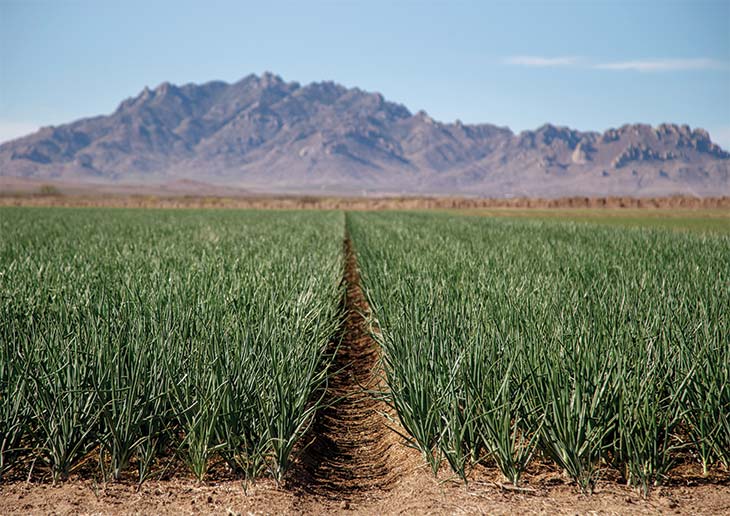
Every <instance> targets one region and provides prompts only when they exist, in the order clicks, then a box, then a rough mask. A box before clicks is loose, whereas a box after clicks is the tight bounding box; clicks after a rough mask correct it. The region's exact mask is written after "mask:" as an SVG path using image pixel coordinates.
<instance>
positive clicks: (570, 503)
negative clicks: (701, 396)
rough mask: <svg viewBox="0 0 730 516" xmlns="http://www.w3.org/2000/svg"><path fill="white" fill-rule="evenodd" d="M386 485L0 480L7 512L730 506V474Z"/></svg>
mask: <svg viewBox="0 0 730 516" xmlns="http://www.w3.org/2000/svg"><path fill="white" fill-rule="evenodd" d="M400 465H401V467H404V469H405V470H406V471H405V472H404V473H403V474H402V475H400V477H399V478H398V479H397V480H396V481H395V482H394V483H392V484H390V485H389V486H388V487H386V488H375V489H369V490H366V491H363V492H361V493H359V494H358V495H357V496H347V497H343V498H342V499H339V498H338V497H336V496H324V495H322V494H311V493H306V492H304V491H302V490H300V489H299V488H298V487H294V488H292V487H289V486H286V485H285V486H282V487H277V485H276V484H275V483H274V482H273V481H270V480H262V481H259V482H257V483H255V484H253V485H249V486H244V484H243V483H242V482H238V481H226V482H220V483H216V482H209V483H205V484H200V483H198V482H197V481H195V480H174V481H149V482H146V483H145V484H143V486H142V487H141V489H139V490H137V488H136V486H135V485H134V484H133V483H130V484H125V483H110V484H98V483H95V482H94V481H91V480H73V481H69V482H66V483H64V484H62V485H60V486H57V487H54V486H51V485H49V484H27V483H24V482H20V483H14V484H10V485H0V513H2V514H322V513H330V514H342V513H352V514H520V513H521V514H588V513H591V514H658V513H662V514H730V485H729V484H728V480H727V479H725V480H724V481H722V480H719V481H718V480H717V479H715V480H714V481H713V482H714V483H713V482H703V483H698V482H699V481H697V480H687V481H685V482H683V483H680V484H677V485H673V486H671V487H659V488H655V489H654V490H653V491H652V492H651V493H650V495H649V496H648V497H647V498H645V499H644V498H642V497H641V496H640V495H639V494H638V493H637V492H636V490H635V489H630V488H627V487H625V486H623V485H620V484H618V483H615V482H602V483H599V484H598V486H597V490H596V492H595V493H594V494H593V495H582V494H580V492H579V491H578V490H577V488H576V487H575V486H574V485H571V484H570V483H568V482H567V481H566V480H565V479H564V478H563V477H561V476H560V475H559V474H558V473H556V472H549V473H544V474H542V475H533V476H532V477H531V478H530V476H529V475H528V477H526V479H525V483H524V484H523V485H524V487H525V488H526V489H527V490H525V491H511V490H506V489H502V488H501V487H500V483H499V474H498V472H497V471H495V470H489V469H487V470H484V471H482V472H480V473H479V474H478V475H475V478H474V479H472V480H471V481H470V483H469V484H467V485H464V484H463V483H461V482H459V481H455V480H450V479H448V478H446V477H445V476H444V475H442V476H441V477H440V478H439V479H436V478H434V477H433V476H432V475H431V473H430V471H427V470H426V469H425V468H423V467H422V466H421V465H420V464H419V463H418V461H413V460H408V459H406V460H405V461H404V462H402V463H401V464H400Z"/></svg>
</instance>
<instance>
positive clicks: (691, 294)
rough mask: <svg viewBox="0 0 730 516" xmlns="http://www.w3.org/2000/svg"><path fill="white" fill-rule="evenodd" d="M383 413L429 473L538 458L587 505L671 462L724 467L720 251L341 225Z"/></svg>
mask: <svg viewBox="0 0 730 516" xmlns="http://www.w3.org/2000/svg"><path fill="white" fill-rule="evenodd" d="M347 224H348V231H349V233H350V235H351V238H352V240H353V242H354V246H355V249H356V252H357V255H358V260H359V264H360V267H361V270H362V279H363V284H364V287H365V290H366V292H367V295H368V299H369V302H370V305H371V308H372V309H373V313H374V320H373V324H374V327H375V328H376V329H377V331H374V334H375V336H376V338H378V339H379V340H380V343H381V346H382V347H383V350H384V358H385V367H386V372H387V377H388V384H389V387H390V390H391V394H390V397H391V402H392V404H393V406H394V407H395V409H396V410H397V414H398V416H399V419H400V422H401V424H402V426H403V427H404V428H405V430H406V431H407V433H408V434H409V435H410V436H411V440H412V443H413V445H414V446H415V447H417V448H418V449H419V450H421V452H422V453H423V456H424V457H425V459H426V460H427V461H428V462H429V463H430V464H431V465H432V467H433V469H434V471H436V470H438V468H439V467H440V464H441V463H442V462H443V460H444V459H445V460H446V461H448V464H449V465H450V466H451V468H452V469H453V470H454V471H455V472H456V473H458V474H459V475H461V476H462V477H464V478H466V476H467V474H468V471H469V469H470V468H471V467H473V466H474V465H476V464H479V463H484V462H492V463H496V465H497V466H498V467H499V468H500V469H501V471H502V473H503V474H504V476H505V477H506V478H507V479H508V480H509V481H511V482H513V483H515V484H517V483H518V481H519V479H520V476H521V474H522V473H523V472H524V471H525V469H526V467H527V466H528V464H529V463H530V461H531V460H532V458H533V456H534V455H535V454H536V453H539V454H541V455H542V456H544V457H547V458H549V459H551V460H552V461H553V462H554V463H556V464H557V465H558V466H560V467H561V468H562V469H563V470H564V471H565V472H566V473H567V474H568V475H569V476H570V477H571V478H572V479H574V480H575V481H576V482H577V483H578V484H579V485H580V486H581V488H582V489H583V490H585V491H591V490H592V489H593V486H594V485H595V481H596V479H597V478H598V477H599V476H600V475H601V473H602V472H604V471H606V470H608V469H611V470H614V471H616V472H618V474H619V475H620V476H621V477H622V478H623V479H624V480H625V481H626V482H628V483H629V484H632V485H636V486H638V487H639V488H641V489H642V490H643V491H644V492H646V491H648V490H649V489H650V487H651V486H652V485H654V484H656V483H660V482H661V481H662V480H664V479H665V478H666V477H667V475H668V473H669V471H670V469H671V468H672V466H673V464H674V463H675V462H676V461H677V459H678V458H680V457H687V456H690V457H693V458H695V459H696V460H697V461H699V462H700V463H701V464H702V466H703V468H704V471H705V473H707V471H708V470H709V469H710V468H711V467H714V465H716V464H717V465H718V467H724V468H725V470H727V469H728V468H730V239H729V238H727V237H705V236H702V235H690V234H680V233H676V232H667V231H647V230H617V229H612V228H598V227H595V226H587V225H576V224H565V223H550V222H539V221H535V222H529V221H516V220H506V219H502V220H498V219H487V218H479V217H454V216H446V215H433V214H431V215H426V214H394V213H369V214H352V215H349V216H348V223H347Z"/></svg>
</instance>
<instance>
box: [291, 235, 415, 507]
mask: <svg viewBox="0 0 730 516" xmlns="http://www.w3.org/2000/svg"><path fill="white" fill-rule="evenodd" d="M344 253H345V277H344V282H345V286H346V292H345V296H344V303H345V315H344V321H343V325H342V329H341V335H340V339H339V342H337V341H336V342H333V344H332V346H333V349H332V351H333V352H334V353H335V355H334V363H333V365H332V371H333V375H332V377H331V380H330V383H329V386H328V389H327V393H326V394H325V402H326V408H325V409H324V410H321V411H320V413H319V414H318V416H317V418H316V420H315V422H314V424H313V426H312V428H311V430H310V432H309V435H308V436H306V437H305V439H304V442H305V443H308V445H307V448H306V451H305V452H304V454H303V457H302V458H301V461H300V464H299V467H298V468H295V469H294V471H293V472H292V475H291V477H290V479H291V480H290V482H289V485H290V486H292V487H294V488H295V489H300V490H301V491H303V492H304V493H306V494H311V495H314V496H317V497H322V498H325V499H329V500H332V501H341V502H345V503H349V502H357V501H358V500H361V499H362V498H364V497H366V496H367V493H368V492H371V491H377V490H383V489H387V488H388V487H389V486H391V485H392V484H393V483H394V481H395V478H396V476H397V472H396V469H397V468H396V462H397V461H396V457H394V455H395V454H396V453H397V454H399V455H402V454H403V453H404V452H406V449H405V447H403V446H402V445H400V444H399V443H398V439H397V434H395V433H394V432H393V431H392V430H391V429H390V428H388V426H387V419H386V418H385V417H384V414H385V413H387V412H389V407H388V405H387V404H386V403H385V402H384V401H382V399H380V395H379V394H380V392H381V391H382V390H383V389H384V388H385V385H384V379H383V375H382V371H381V369H380V362H379V361H380V348H379V346H378V344H377V343H376V342H375V341H374V340H373V338H372V337H371V335H370V333H369V329H368V321H367V316H368V314H369V307H368V305H367V301H366V299H365V296H364V294H363V291H362V289H361V286H360V276H359V271H358V268H357V259H356V257H355V254H354V251H353V247H352V242H351V241H350V240H349V239H346V240H345V242H344Z"/></svg>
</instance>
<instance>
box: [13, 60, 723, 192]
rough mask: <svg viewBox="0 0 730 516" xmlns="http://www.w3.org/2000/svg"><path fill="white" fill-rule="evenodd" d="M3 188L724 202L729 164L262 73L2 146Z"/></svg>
mask: <svg viewBox="0 0 730 516" xmlns="http://www.w3.org/2000/svg"><path fill="white" fill-rule="evenodd" d="M0 175H4V176H17V177H25V178H37V179H55V180H69V181H89V182H92V181H93V182H103V183H130V182H138V183H139V182H143V183H144V182H158V183H159V182H168V181H174V180H180V179H192V180H198V181H205V182H208V183H212V184H219V185H232V186H239V187H244V188H248V189H251V190H254V191H270V192H298V193H321V192H327V193H340V194H342V193H360V192H363V191H368V192H379V193H425V194H462V195H483V196H493V197H501V196H505V195H527V196H545V197H556V196H566V195H652V196H656V195H670V194H690V195H699V196H716V195H729V194H730V154H728V153H727V152H725V151H724V150H722V149H721V148H720V147H718V146H717V145H715V144H714V143H712V141H711V140H710V137H709V135H708V134H707V133H706V132H705V131H703V130H701V129H695V130H691V129H690V128H689V127H687V126H677V125H669V124H663V125H660V126H659V127H656V128H652V127H650V126H648V125H626V126H623V127H621V128H618V129H610V130H608V131H606V132H605V133H603V134H599V133H594V132H579V131H575V130H571V129H568V128H563V127H555V126H552V125H545V126H543V127H540V128H539V129H537V130H535V131H525V132H522V133H520V134H513V133H512V131H510V130H509V129H507V128H502V127H497V126H494V125H489V124H484V125H464V124H461V123H459V122H457V123H454V124H444V123H440V122H437V121H434V120H433V119H431V118H430V117H429V116H428V115H426V114H425V113H424V112H419V113H417V114H412V113H410V112H409V111H408V110H407V109H406V108H405V107H404V106H402V105H399V104H395V103H392V102H388V101H386V100H385V99H384V98H383V97H382V95H380V94H377V93H368V92H364V91H361V90H359V89H357V88H354V89H348V88H345V87H343V86H340V85H337V84H334V83H331V82H322V83H313V84H309V85H307V86H301V85H299V84H298V83H293V82H285V81H283V80H282V79H281V78H279V77H277V76H275V75H272V74H268V73H267V74H264V75H263V76H261V77H258V76H255V75H249V76H247V77H245V78H243V79H242V80H240V81H238V82H236V83H234V84H227V83H224V82H209V83H205V84H201V85H195V84H187V85H184V86H174V85H171V84H169V83H163V84H161V85H160V86H158V87H157V88H155V89H154V90H150V89H147V88H145V89H144V91H142V92H141V93H140V94H139V95H138V96H137V97H134V98H130V99H127V100H125V101H124V102H122V103H121V104H120V105H119V107H118V108H117V110H116V111H115V112H114V113H112V114H111V115H108V116H98V117H94V118H87V119H82V120H78V121H76V122H73V123H70V124H66V125H62V126H58V127H46V128H43V129H41V130H40V131H38V132H37V133H34V134H31V135H29V136H26V137H23V138H19V139H17V140H14V141H11V142H7V143H5V144H3V145H0Z"/></svg>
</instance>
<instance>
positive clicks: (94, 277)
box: [0, 208, 730, 494]
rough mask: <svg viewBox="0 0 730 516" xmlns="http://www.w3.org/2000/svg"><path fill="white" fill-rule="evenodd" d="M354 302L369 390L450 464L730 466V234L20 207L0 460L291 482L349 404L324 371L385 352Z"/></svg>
mask: <svg viewBox="0 0 730 516" xmlns="http://www.w3.org/2000/svg"><path fill="white" fill-rule="evenodd" d="M345 239H346V240H348V245H347V246H346V248H347V249H349V250H350V251H347V252H349V253H354V258H355V259H351V260H349V261H348V262H347V263H357V266H358V267H359V270H360V276H359V278H360V279H359V281H360V284H361V287H362V291H363V292H364V294H365V298H366V300H367V303H366V304H368V305H369V308H368V310H364V309H361V308H358V307H355V308H353V307H351V306H345V305H346V304H347V301H346V300H347V299H348V298H347V296H346V294H345V292H346V289H345V288H344V282H343V278H348V277H349V278H357V275H356V274H352V270H353V269H356V267H355V266H354V265H350V266H348V271H350V274H347V273H346V271H345V268H346V263H345V257H344V256H343V240H345ZM348 256H350V258H352V257H353V255H352V254H349V255H348ZM350 283H352V284H357V280H353V281H350ZM360 298H362V295H360ZM362 302H363V303H365V301H364V299H363V301H362ZM346 313H347V314H353V313H356V314H360V315H359V316H360V317H364V318H365V320H366V322H367V323H368V324H369V327H368V328H369V332H370V335H369V336H367V339H369V340H371V341H372V340H373V339H374V344H373V345H374V346H375V347H376V349H375V351H373V350H371V349H368V347H367V345H363V344H362V342H360V348H357V349H361V350H363V351H361V352H362V353H367V354H368V356H375V357H376V358H374V359H373V360H376V361H377V360H378V359H379V360H380V361H381V362H382V365H383V370H384V373H385V379H384V380H385V383H384V384H383V386H384V387H383V389H384V390H385V392H379V391H378V392H371V391H370V390H368V395H370V394H372V395H373V396H377V397H378V399H379V400H381V399H385V400H386V401H387V403H388V404H389V405H390V406H391V407H390V408H392V411H390V412H389V413H388V414H380V413H379V414H378V415H379V416H381V417H382V418H388V417H390V418H391V419H392V421H391V422H390V423H389V425H390V426H392V427H393V428H394V429H395V430H396V431H397V432H398V433H399V434H400V437H399V439H401V440H405V441H406V442H407V443H408V444H409V445H410V446H411V447H412V448H415V449H416V450H417V452H413V453H415V454H417V455H418V456H419V457H422V458H423V461H425V462H426V463H427V464H428V465H429V466H430V468H431V470H432V471H433V473H438V472H439V471H443V470H445V469H447V468H450V470H452V472H453V473H454V474H455V475H458V476H459V477H461V478H462V479H463V480H464V481H467V482H468V481H469V479H470V475H471V474H472V472H473V471H474V470H475V469H477V468H482V467H484V466H488V467H496V468H498V470H499V472H501V475H503V477H504V479H506V480H507V481H508V482H509V483H511V484H513V485H515V486H517V485H519V484H520V480H521V479H524V475H526V474H527V473H529V470H530V468H531V467H532V466H533V465H535V464H538V463H539V464H546V463H547V464H551V465H552V466H554V467H557V468H559V469H560V470H561V471H563V472H564V473H565V475H566V476H567V477H568V478H570V479H571V481H572V482H575V484H576V485H577V486H579V488H580V489H581V490H582V491H584V492H591V491H593V490H594V488H595V486H596V482H597V481H599V480H601V479H603V478H611V479H618V480H620V481H622V482H624V483H627V484H629V485H632V486H636V487H637V488H639V489H640V490H641V491H643V492H644V493H645V494H646V493H647V492H648V491H649V490H650V489H651V488H652V486H654V485H658V484H661V483H662V482H665V481H666V480H667V479H670V478H672V475H673V468H674V467H675V466H676V465H677V464H679V463H685V464H686V463H692V464H696V465H698V466H697V467H699V468H701V470H702V471H703V473H704V474H710V473H713V474H714V473H716V472H720V474H721V475H725V476H726V477H727V472H728V471H730V235H728V234H723V233H715V234H713V233H700V232H695V233H693V232H680V231H671V230H667V229H656V228H654V229H647V228H643V229H642V228H618V227H610V226H599V225H592V224H580V223H572V222H566V221H560V220H527V219H522V220H520V219H510V218H508V217H501V218H492V217H479V216H462V215H453V214H447V213H415V212H352V213H347V214H345V213H342V212H334V211H332V212H326V211H306V210H302V211H296V212H295V211H274V210H270V211H245V210H242V211H234V210H218V211H215V210H211V211H206V210H198V211H195V210H121V209H68V208H37V209H28V208H7V209H0V481H5V480H7V479H16V480H17V479H19V478H21V479H25V478H28V479H31V478H32V479H39V480H49V481H53V482H58V481H62V480H64V479H67V478H68V477H69V476H72V475H76V474H78V475H80V476H82V477H84V478H88V477H89V476H91V477H93V478H102V479H104V480H117V479H127V480H129V479H133V481H135V482H139V483H140V484H141V483H142V482H144V481H145V480H146V479H148V478H151V477H155V478H160V477H161V476H163V475H168V478H169V477H170V476H175V475H188V476H192V477H194V478H197V479H199V480H204V479H206V478H208V479H210V478H219V477H220V475H221V472H222V471H225V474H226V475H228V476H230V475H234V476H236V477H237V478H244V479H252V478H257V477H262V476H267V477H271V478H274V479H276V480H277V482H278V481H281V480H282V479H284V478H285V477H286V475H288V474H290V473H291V472H292V471H293V470H294V469H295V467H294V466H295V465H296V464H297V460H298V457H299V454H300V452H302V453H303V451H304V450H305V449H306V447H307V446H308V442H311V441H314V440H316V439H311V440H308V438H306V439H305V436H307V435H308V433H311V432H313V431H317V428H320V429H321V428H324V427H323V426H322V425H325V424H326V421H325V422H324V423H322V422H321V421H320V426H319V427H318V426H317V424H315V421H318V420H317V418H318V415H319V414H321V413H322V411H323V410H325V409H327V408H328V407H329V405H328V404H330V403H331V404H336V403H342V400H340V399H337V396H334V397H333V396H332V393H331V392H330V391H331V385H332V382H331V380H332V379H333V375H335V374H339V372H338V371H337V369H338V367H342V368H343V369H345V368H347V367H355V366H352V364H353V363H356V364H359V365H357V367H367V368H371V367H372V369H373V371H376V369H377V368H376V367H374V366H372V365H367V364H371V363H370V362H369V361H368V360H360V359H359V358H361V357H357V356H355V355H354V354H353V353H354V351H352V350H350V352H351V354H350V355H342V354H341V350H340V349H339V345H340V343H341V342H343V343H346V342H348V336H347V335H344V333H346V330H344V329H343V328H344V327H345V325H344V324H343V320H345V317H346V316H345V314H346ZM348 317H352V315H349V316H348ZM350 323H351V324H350V326H353V325H355V323H352V321H350ZM350 337H351V338H352V336H350ZM357 339H360V341H362V336H359V335H358V336H357ZM353 349H354V348H353ZM338 353H340V355H338V357H339V361H338V360H335V358H336V357H335V355H337V354H338ZM343 356H345V357H348V358H347V360H343V358H342V357H343ZM353 357H354V358H353ZM333 364H339V365H337V367H333ZM362 364H366V365H365V366H363V365H362ZM370 372H371V371H369V370H368V371H364V373H365V374H361V373H363V371H356V373H358V374H359V376H357V375H355V374H354V373H352V374H351V373H349V372H348V373H347V375H349V376H346V379H345V380H343V379H342V378H339V384H340V386H342V384H343V382H345V383H346V382H347V381H350V383H353V382H355V380H352V378H359V377H366V376H367V375H368V374H369V373H370ZM376 372H377V371H376ZM347 378H350V380H347ZM328 388H329V389H330V390H329V391H328ZM357 389H359V390H360V391H363V388H361V387H359V386H358V385H354V384H353V385H350V386H349V390H347V389H343V390H342V392H350V393H352V392H355V391H356V390H357ZM328 392H329V397H328ZM361 393H362V392H360V394H361ZM353 399H355V400H356V399H359V398H355V397H353V398H352V399H350V400H349V403H350V409H348V410H351V413H355V412H356V410H357V407H354V406H352V405H353V404H355V401H353ZM367 410H370V409H367ZM343 413H345V412H337V411H336V410H332V411H330V412H329V413H328V414H329V416H327V417H329V418H330V419H331V418H333V417H335V416H333V414H334V415H337V414H343ZM372 420H373V419H372V418H371V417H362V418H361V419H357V421H372ZM354 421H355V419H354V418H353V419H352V420H348V421H344V422H339V426H338V425H334V424H332V425H331V426H330V427H327V428H329V429H330V430H331V429H332V428H348V426H347V425H350V424H352V425H355V424H356V423H355V422H354ZM368 424H369V423H368ZM383 424H385V423H383ZM352 430H353V431H352V435H356V436H362V439H363V440H365V439H368V429H367V428H360V427H358V428H354V429H352ZM348 431H349V430H348ZM332 436H334V437H332ZM314 437H316V436H314ZM336 437H337V436H336V435H335V434H334V433H331V434H328V437H327V439H328V440H325V441H322V440H320V441H319V442H325V445H322V448H321V449H322V450H324V451H323V452H322V454H321V457H320V458H318V459H317V460H327V453H329V452H328V451H327V449H326V448H327V446H331V447H334V445H332V444H331V442H335V441H336ZM370 438H371V440H372V436H370ZM349 442H350V443H352V442H354V443H355V445H356V444H357V442H358V441H357V440H354V441H349ZM326 443H330V444H326ZM335 444H336V443H335ZM355 445H353V446H355ZM320 451H321V450H320ZM410 451H413V450H410ZM348 453H349V452H347V453H345V452H343V453H342V454H341V455H338V456H337V457H336V461H340V462H341V461H344V460H346V459H347V458H348V457H352V456H353V455H352V454H350V455H348ZM332 460H333V462H336V461H335V459H332ZM419 460H421V459H420V458H419ZM423 461H421V462H420V464H423ZM168 467H169V468H172V469H173V470H174V471H172V472H169V471H168V470H167V469H166V468H168ZM352 469H353V470H358V465H357V464H355V465H354V466H353V468H352ZM323 470H324V471H329V470H328V469H327V468H324V469H323ZM332 470H333V471H336V470H334V469H332ZM343 471H344V470H343ZM348 471H349V470H348ZM495 471H496V470H495Z"/></svg>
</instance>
